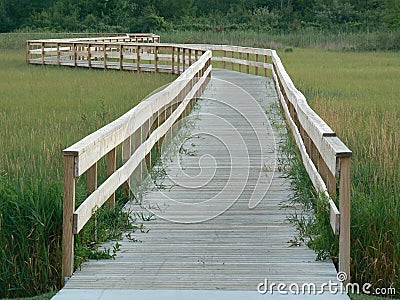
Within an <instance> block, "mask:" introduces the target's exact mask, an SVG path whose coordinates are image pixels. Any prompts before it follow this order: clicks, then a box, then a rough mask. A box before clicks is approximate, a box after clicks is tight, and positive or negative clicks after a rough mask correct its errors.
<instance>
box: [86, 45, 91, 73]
mask: <svg viewBox="0 0 400 300" xmlns="http://www.w3.org/2000/svg"><path fill="white" fill-rule="evenodd" d="M87 51H88V55H87V59H88V67H89V68H91V67H92V50H91V44H88V50H87Z"/></svg>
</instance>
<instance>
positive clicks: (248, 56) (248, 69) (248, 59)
mask: <svg viewBox="0 0 400 300" xmlns="http://www.w3.org/2000/svg"><path fill="white" fill-rule="evenodd" d="M246 60H247V61H250V53H246ZM246 72H247V74H249V73H250V66H249V65H247V66H246Z"/></svg>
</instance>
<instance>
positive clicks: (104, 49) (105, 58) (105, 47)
mask: <svg viewBox="0 0 400 300" xmlns="http://www.w3.org/2000/svg"><path fill="white" fill-rule="evenodd" d="M103 54H104V55H103V56H104V70H107V45H106V44H104V48H103Z"/></svg>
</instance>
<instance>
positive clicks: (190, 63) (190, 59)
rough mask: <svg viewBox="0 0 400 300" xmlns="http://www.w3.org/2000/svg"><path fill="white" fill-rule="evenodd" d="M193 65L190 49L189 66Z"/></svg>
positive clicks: (190, 50)
mask: <svg viewBox="0 0 400 300" xmlns="http://www.w3.org/2000/svg"><path fill="white" fill-rule="evenodd" d="M191 65H192V49H189V66H191Z"/></svg>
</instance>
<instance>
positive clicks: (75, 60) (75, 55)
mask: <svg viewBox="0 0 400 300" xmlns="http://www.w3.org/2000/svg"><path fill="white" fill-rule="evenodd" d="M72 47H73V48H74V67H76V66H77V55H78V53H77V52H76V44H75V43H74V44H72Z"/></svg>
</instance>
